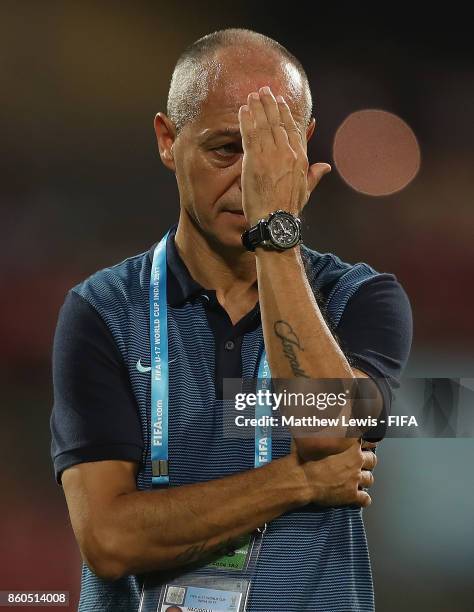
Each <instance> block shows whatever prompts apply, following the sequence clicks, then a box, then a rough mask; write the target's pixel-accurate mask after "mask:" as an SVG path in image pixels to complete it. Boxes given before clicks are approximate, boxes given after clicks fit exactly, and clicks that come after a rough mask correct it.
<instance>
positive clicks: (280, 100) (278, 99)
mask: <svg viewBox="0 0 474 612" xmlns="http://www.w3.org/2000/svg"><path fill="white" fill-rule="evenodd" d="M276 101H277V102H280V103H283V102H285V98H284V97H283V96H277V97H276Z"/></svg>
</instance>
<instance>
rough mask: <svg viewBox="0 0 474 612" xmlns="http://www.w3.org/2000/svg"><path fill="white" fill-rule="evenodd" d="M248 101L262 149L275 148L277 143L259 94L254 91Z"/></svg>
mask: <svg viewBox="0 0 474 612" xmlns="http://www.w3.org/2000/svg"><path fill="white" fill-rule="evenodd" d="M247 100H248V101H247V104H248V107H249V109H250V113H251V116H252V118H253V120H254V122H255V128H256V130H257V134H258V138H259V140H260V145H261V147H262V149H263V148H266V149H268V148H270V147H271V148H274V147H275V141H274V140H273V134H272V129H271V127H270V124H269V123H268V119H267V115H266V114H265V111H264V109H263V105H262V102H261V101H260V96H259V94H258V93H257V92H256V91H252V93H250V94H249V95H248V98H247Z"/></svg>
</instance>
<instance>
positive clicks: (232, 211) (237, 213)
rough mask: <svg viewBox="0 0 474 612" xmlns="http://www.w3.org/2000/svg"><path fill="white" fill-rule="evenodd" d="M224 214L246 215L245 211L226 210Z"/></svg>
mask: <svg viewBox="0 0 474 612" xmlns="http://www.w3.org/2000/svg"><path fill="white" fill-rule="evenodd" d="M223 212H228V213H232V214H233V215H243V214H244V211H243V210H224V211H223Z"/></svg>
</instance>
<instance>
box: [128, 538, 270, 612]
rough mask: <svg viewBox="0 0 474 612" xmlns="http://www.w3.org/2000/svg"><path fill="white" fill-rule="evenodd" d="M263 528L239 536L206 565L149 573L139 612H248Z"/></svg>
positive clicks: (143, 589) (144, 584)
mask: <svg viewBox="0 0 474 612" xmlns="http://www.w3.org/2000/svg"><path fill="white" fill-rule="evenodd" d="M265 527H266V526H265ZM264 531H265V528H262V529H258V530H257V531H256V532H254V533H253V534H249V535H244V536H242V537H240V538H237V539H236V540H234V541H233V543H232V548H230V549H229V550H226V551H225V552H224V554H223V555H222V554H220V556H218V555H217V554H216V555H215V556H214V557H212V558H211V559H210V560H208V563H207V564H205V565H201V566H199V567H193V568H188V570H187V571H186V570H185V569H184V568H183V569H181V570H176V571H177V572H179V574H178V573H176V572H175V570H173V572H174V575H169V574H168V576H167V577H165V574H163V573H160V572H158V573H151V574H148V575H147V576H146V577H145V580H144V583H143V588H142V593H141V598H140V607H139V612H165V611H166V612H245V611H246V610H247V601H248V598H249V593H250V590H251V588H252V578H253V576H254V574H255V571H256V564H257V559H258V557H259V553H260V549H261V545H262V538H263V533H264ZM183 570H184V571H183Z"/></svg>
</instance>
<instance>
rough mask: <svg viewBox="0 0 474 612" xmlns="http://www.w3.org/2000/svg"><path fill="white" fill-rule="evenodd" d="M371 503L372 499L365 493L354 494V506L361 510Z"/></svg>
mask: <svg viewBox="0 0 474 612" xmlns="http://www.w3.org/2000/svg"><path fill="white" fill-rule="evenodd" d="M371 503H372V498H371V497H370V495H369V494H368V493H367V491H362V490H361V491H357V494H356V504H357V505H358V506H361V507H362V508H367V506H370V504H371Z"/></svg>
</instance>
